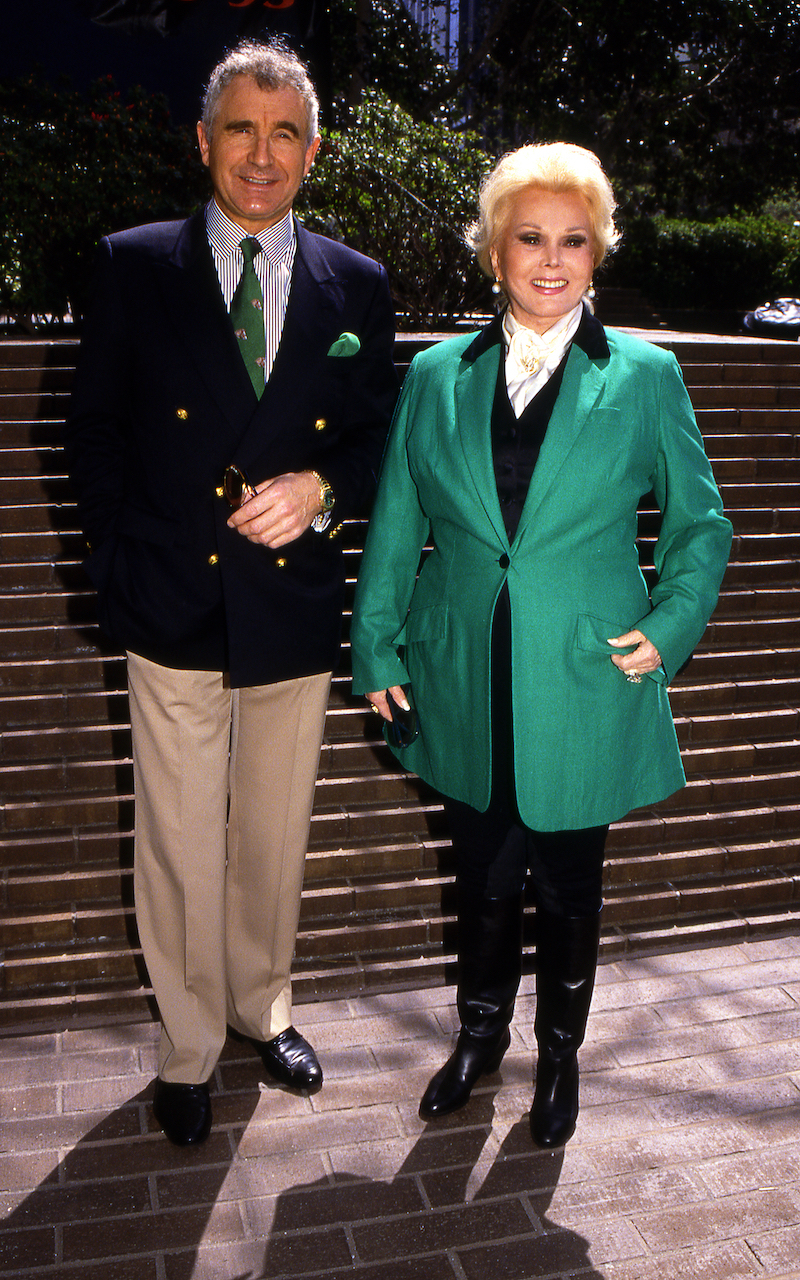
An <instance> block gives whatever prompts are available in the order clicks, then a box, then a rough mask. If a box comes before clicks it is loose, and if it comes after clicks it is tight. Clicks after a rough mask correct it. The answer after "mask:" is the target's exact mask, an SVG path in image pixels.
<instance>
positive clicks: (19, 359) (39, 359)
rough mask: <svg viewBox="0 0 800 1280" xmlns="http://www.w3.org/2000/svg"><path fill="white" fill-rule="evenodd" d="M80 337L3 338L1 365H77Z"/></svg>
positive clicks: (0, 350)
mask: <svg viewBox="0 0 800 1280" xmlns="http://www.w3.org/2000/svg"><path fill="white" fill-rule="evenodd" d="M78 345H79V339H78V338H77V337H74V338H3V339H2V340H0V366H5V367H6V368H7V367H14V368H25V367H27V366H30V365H35V366H37V367H40V368H41V367H43V366H46V365H50V364H56V365H66V366H69V367H70V368H73V369H74V367H75V360H76V359H77V355H78Z"/></svg>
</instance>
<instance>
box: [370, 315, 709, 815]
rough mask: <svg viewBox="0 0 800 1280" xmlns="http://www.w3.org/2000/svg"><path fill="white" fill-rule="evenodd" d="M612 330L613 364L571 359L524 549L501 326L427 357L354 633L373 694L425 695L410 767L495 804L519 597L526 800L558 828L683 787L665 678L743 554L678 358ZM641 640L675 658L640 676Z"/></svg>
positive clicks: (521, 770)
mask: <svg viewBox="0 0 800 1280" xmlns="http://www.w3.org/2000/svg"><path fill="white" fill-rule="evenodd" d="M597 330H598V332H599V336H600V343H599V349H598V354H594V355H592V356H590V355H587V353H586V352H585V351H584V350H582V349H581V347H579V346H578V345H577V344H575V343H573V345H572V347H571V349H570V352H569V356H568V359H567V362H566V366H565V370H564V375H563V380H562V383H561V388H560V391H559V394H558V398H557V400H556V403H555V407H554V409H553V413H552V416H551V418H550V422H549V425H548V428H547V432H546V434H545V437H544V441H543V444H542V447H541V451H540V453H539V457H538V461H537V463H536V467H535V469H534V472H533V477H532V480H531V484H530V488H529V491H528V494H527V499H526V501H525V505H524V508H523V512H522V516H521V519H520V522H519V525H518V528H517V531H516V534H515V536H514V538H513V541H512V542H509V539H508V537H507V534H506V530H505V526H504V522H503V517H502V514H501V508H500V502H499V499H498V494H497V485H496V480H495V474H494V469H493V460H492V448H491V437H490V419H491V410H492V402H493V396H494V393H495V386H496V383H497V376H498V369H499V361H500V359H501V353H502V349H503V348H502V342H501V334H500V323H499V320H496V321H494V322H493V323H492V324H491V325H489V327H488V328H487V329H486V330H484V331H483V332H481V333H480V334H478V335H477V336H475V335H474V334H473V335H467V336H465V337H458V338H455V339H451V340H448V341H445V342H442V343H440V344H438V345H437V346H435V347H432V348H430V349H429V350H427V351H425V352H423V353H422V354H420V355H419V356H417V357H416V359H415V360H414V361H413V362H412V365H411V368H410V370H409V373H408V375H407V378H406V381H405V384H404V387H403V392H402V395H401V399H400V402H399V404H398V407H397V412H396V416H395V421H394V425H393V428H392V431H391V434H390V438H389V442H388V445H387V451H386V455H385V458H384V463H383V470H382V477H381V480H380V484H379V490H378V497H377V499H376V505H375V508H374V511H373V516H372V521H371V525H370V529H369V533H368V538H367V543H366V548H365V552H364V559H363V563H362V567H361V573H360V576H359V583H358V589H357V594H356V602H355V616H354V620H353V627H352V646H353V674H354V689H355V691H356V692H369V691H372V690H379V689H383V688H386V687H388V686H391V685H395V684H406V683H408V682H410V685H411V697H412V700H413V702H414V703H415V705H416V707H417V710H418V714H419V722H420V729H421V732H420V736H419V738H418V739H417V741H416V742H415V743H414V744H412V745H411V746H410V747H408V748H406V749H405V750H404V751H403V752H402V753H401V754H400V758H401V759H402V761H403V763H404V764H405V765H406V766H407V767H408V768H409V769H413V770H414V771H415V772H416V773H418V774H419V775H420V776H421V777H423V778H424V779H426V780H427V781H428V782H430V783H431V784H432V785H433V786H434V787H436V788H437V789H438V790H439V791H440V792H442V793H444V794H445V795H448V796H452V797H454V798H455V799H457V800H461V801H463V802H465V803H467V804H469V805H471V806H472V807H474V808H476V809H478V810H485V809H486V807H487V805H488V803H489V799H490V790H491V777H492V770H491V713H490V698H491V689H490V673H491V646H492V641H491V631H492V619H493V616H494V611H495V606H496V604H497V600H498V597H499V595H500V592H501V590H502V589H503V587H504V586H506V587H507V589H508V597H509V602H510V611H511V632H512V642H511V643H512V658H511V665H512V670H511V689H512V705H513V733H514V769H515V784H516V793H517V799H518V805H519V811H520V815H521V817H522V819H523V821H524V822H525V824H526V825H527V826H529V827H531V828H532V829H534V830H540V831H556V830H569V829H574V828H582V827H589V826H598V825H601V824H603V823H607V822H610V821H614V820H615V819H618V818H620V817H622V816H624V815H625V814H626V813H628V812H629V811H630V810H631V809H633V808H636V807H638V806H640V805H645V804H651V803H655V802H656V801H658V800H660V799H662V798H664V797H665V796H667V795H669V794H671V793H672V792H673V791H675V790H677V789H678V788H679V787H681V786H682V785H683V783H684V781H685V779H684V775H683V770H682V767H681V761H680V754H679V751H678V746H677V741H676V736H675V730H674V726H673V721H672V715H671V712H670V707H669V702H668V697H667V690H666V685H667V683H668V681H669V680H670V678H671V677H672V676H674V674H675V673H676V671H677V670H678V669H679V667H681V665H682V664H683V663H684V662H685V661H686V659H687V658H688V657H689V655H690V654H691V652H692V649H693V648H694V646H695V645H696V644H697V642H698V640H699V639H700V637H701V636H702V634H703V631H704V629H705V627H706V624H707V622H708V619H709V617H710V615H711V612H712V610H713V608H714V605H715V603H716V600H717V595H718V591H719V586H720V582H721V579H722V575H723V572H724V570H725V566H726V563H727V558H728V554H729V550H730V543H731V526H730V523H729V522H728V521H727V520H726V519H725V517H724V516H723V514H722V504H721V501H720V496H719V492H718V490H717V486H716V484H715V482H714V478H713V475H712V472H711V468H710V465H709V462H708V459H707V457H706V454H705V451H704V448H703V443H702V439H701V436H700V433H699V431H698V429H697V426H696V423H695V418H694V414H693V411H692V407H691V403H690V400H689V397H688V394H687V392H686V389H685V387H684V384H683V380H682V377H681V374H680V369H679V367H678V363H677V361H676V360H675V358H674V356H672V355H671V354H668V353H666V352H664V351H662V350H661V349H659V348H658V347H656V346H654V345H651V344H650V343H647V342H644V341H640V340H637V339H635V338H633V337H630V336H627V335H625V334H623V333H619V332H615V331H614V330H613V329H609V330H605V331H603V330H602V328H601V327H600V326H599V325H598V326H597ZM603 333H605V338H603ZM650 490H653V491H654V493H655V496H656V498H657V501H658V504H659V506H660V508H661V511H662V521H661V529H660V534H659V537H658V541H657V544H656V548H655V565H656V571H657V582H656V585H655V586H654V587H653V589H652V591H651V592H650V593H649V594H648V589H647V586H646V584H645V580H644V577H643V575H642V572H641V570H640V567H639V559H638V554H637V548H636V535H637V506H638V503H639V500H640V498H641V497H642V496H643V495H645V494H647V493H648V492H649V491H650ZM427 543H430V546H431V549H430V551H429V552H428V553H427V554H426V555H425V556H424V557H423V559H422V567H421V570H420V572H419V575H418V576H417V571H418V567H419V564H420V558H421V555H422V552H423V548H424V547H425V546H426V544H427ZM632 628H639V629H640V630H641V631H642V632H643V633H644V635H645V636H646V637H647V639H648V640H650V641H652V643H653V644H654V645H655V646H656V648H657V649H658V651H659V653H660V655H661V657H662V659H663V669H662V670H661V671H658V672H655V673H653V675H651V676H650V677H646V678H644V679H643V680H642V682H641V683H640V684H632V683H629V682H628V681H627V680H626V678H625V676H624V675H623V674H622V673H621V672H620V671H619V670H618V668H617V667H616V666H615V665H614V664H613V663H612V662H611V655H612V654H613V653H615V652H618V650H616V649H614V648H613V647H612V646H611V645H609V644H608V640H609V638H610V637H616V636H620V635H622V634H624V633H625V632H627V631H629V630H631V629H632ZM629 651H630V650H628V652H629Z"/></svg>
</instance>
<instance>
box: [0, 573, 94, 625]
mask: <svg viewBox="0 0 800 1280" xmlns="http://www.w3.org/2000/svg"><path fill="white" fill-rule="evenodd" d="M0 617H2V618H3V621H4V623H10V624H13V625H20V624H24V623H28V624H30V626H31V628H36V627H37V626H39V625H40V624H41V623H42V622H51V621H61V620H65V619H68V620H69V622H70V623H72V625H73V626H74V625H76V624H80V625H84V624H87V623H88V624H90V625H92V626H93V625H94V624H95V619H96V617H97V606H96V604H95V593H94V591H93V590H92V589H91V587H90V586H88V585H87V586H86V587H85V588H84V590H82V591H68V590H66V589H65V588H63V587H62V586H61V585H60V584H58V583H57V584H56V586H55V588H54V589H53V590H51V591H38V592H37V591H10V592H0Z"/></svg>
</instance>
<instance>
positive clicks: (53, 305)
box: [0, 76, 208, 324]
mask: <svg viewBox="0 0 800 1280" xmlns="http://www.w3.org/2000/svg"><path fill="white" fill-rule="evenodd" d="M0 153H2V158H3V169H4V176H3V220H2V224H0V311H3V312H5V313H6V314H10V315H13V316H16V317H17V318H19V319H21V320H22V321H23V322H27V323H29V324H30V323H34V324H42V323H46V321H47V319H48V318H52V319H60V318H61V317H62V316H64V315H65V314H67V313H68V311H71V312H72V314H73V315H74V316H76V317H78V316H80V315H81V314H82V312H83V310H84V308H85V302H86V293H87V279H88V277H89V275H90V272H91V262H92V259H93V256H94V250H95V247H96V245H97V242H98V240H99V239H100V237H101V236H103V235H106V234H107V233H108V232H111V231H118V230H121V229H122V228H124V227H131V226H136V225H138V224H140V223H143V222H151V221H156V220H159V219H168V218H177V217H182V216H183V215H185V214H186V213H187V212H189V211H191V209H192V208H193V207H195V206H196V205H197V203H198V201H199V200H201V199H203V198H204V195H205V193H206V192H207V187H208V183H207V179H206V175H205V170H203V169H202V168H201V166H200V165H199V163H198V160H197V147H196V141H195V139H194V137H193V136H192V134H191V133H190V131H189V130H177V129H174V128H173V127H172V126H171V124H170V120H169V113H168V110H167V106H166V100H165V99H164V98H163V97H161V96H153V97H151V96H149V95H147V94H146V93H145V92H144V90H142V89H134V90H133V91H132V93H131V95H130V98H129V100H128V101H124V100H123V98H122V96H121V95H120V93H119V91H118V90H117V89H115V87H114V83H113V81H112V80H111V78H110V77H108V78H106V79H103V80H99V81H98V82H97V83H96V84H94V85H92V87H91V89H90V90H89V92H88V93H87V94H86V95H82V94H79V93H77V92H75V91H73V90H71V89H70V88H69V87H63V86H62V87H58V88H53V87H51V86H50V85H48V84H46V83H45V82H43V81H42V80H41V79H40V78H39V77H38V76H29V77H26V78H25V79H22V80H17V81H13V82H5V83H4V84H0Z"/></svg>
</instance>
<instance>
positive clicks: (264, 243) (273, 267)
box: [206, 200, 297, 382]
mask: <svg viewBox="0 0 800 1280" xmlns="http://www.w3.org/2000/svg"><path fill="white" fill-rule="evenodd" d="M206 231H207V233H208V243H209V244H210V246H211V253H212V255H213V258H214V265H215V266H216V268H217V275H218V277H219V284H220V288H221V290H222V297H223V299H224V301H225V306H226V307H227V308H228V310H229V311H230V309H231V303H232V302H233V296H234V294H235V293H236V289H237V286H238V284H239V281H240V279H241V277H242V270H243V268H244V255H243V253H242V251H241V249H240V248H239V246H240V244H241V242H242V240H243V239H244V236H245V232H244V231H243V230H242V228H241V227H237V225H236V223H235V222H231V220H230V218H228V217H226V215H225V214H224V213H223V212H222V210H221V209H220V207H219V205H218V204H217V202H216V200H210V201H209V202H208V204H207V205H206ZM254 239H256V240H258V242H259V244H260V245H261V250H262V252H261V253H258V254H256V256H255V258H254V259H253V269H254V270H255V273H256V275H257V276H258V280H259V283H260V285H261V291H262V293H263V295H264V337H265V341H266V352H265V361H264V381H265V382H267V381H268V380H269V375H270V373H271V372H272V366H273V364H274V363H275V356H276V355H277V353H278V346H279V344H280V340H281V334H282V333H283V323H284V320H285V319H286V307H287V304H288V302H289V288H290V286H291V283H292V267H293V265H294V255H295V252H296V250H297V239H296V237H295V232H294V220H293V218H292V214H291V211H290V212H289V213H287V214H286V217H285V218H281V220H280V222H276V223H275V225H274V226H272V227H265V228H264V230H263V231H259V233H258V235H257V236H255V237H254Z"/></svg>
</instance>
